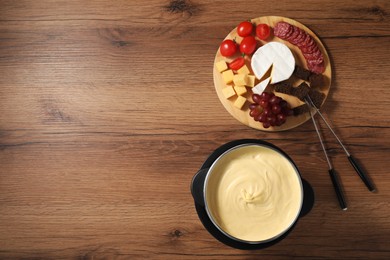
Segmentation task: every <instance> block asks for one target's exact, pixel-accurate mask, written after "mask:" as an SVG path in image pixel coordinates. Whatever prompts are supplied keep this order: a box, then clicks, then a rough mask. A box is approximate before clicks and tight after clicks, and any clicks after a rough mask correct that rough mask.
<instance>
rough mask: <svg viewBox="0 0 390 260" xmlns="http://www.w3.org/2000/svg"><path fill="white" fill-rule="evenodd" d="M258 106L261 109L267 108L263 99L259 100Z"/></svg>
mask: <svg viewBox="0 0 390 260" xmlns="http://www.w3.org/2000/svg"><path fill="white" fill-rule="evenodd" d="M259 104H260V106H261V107H262V108H267V107H268V101H266V100H264V99H262V100H260V103H259Z"/></svg>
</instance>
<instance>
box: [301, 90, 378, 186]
mask: <svg viewBox="0 0 390 260" xmlns="http://www.w3.org/2000/svg"><path fill="white" fill-rule="evenodd" d="M306 104H310V105H309V107H313V108H314V109H315V110H316V111H317V113H318V114H319V115H320V117H321V118H322V120H323V121H324V122H325V124H326V126H327V127H328V129H329V130H330V132H331V133H332V134H333V136H334V137H335V138H336V140H337V141H338V143H339V144H340V146H341V147H342V148H343V150H344V152H345V154H346V155H347V157H348V160H349V162H350V163H351V165H352V166H353V168H354V169H355V171H356V173H357V174H358V175H359V177H360V179H362V181H363V182H364V184H365V185H366V187H367V188H368V190H369V191H371V192H374V191H375V187H374V185H373V184H372V183H371V181H370V179H369V178H368V176H367V174H366V173H365V172H364V171H363V169H362V168H361V167H360V166H359V165H358V163H357V162H356V160H355V158H354V157H353V156H352V154H350V153H349V152H348V150H347V148H346V147H345V145H344V144H343V143H342V142H341V140H340V138H339V137H338V136H337V135H336V133H335V132H334V131H333V129H332V127H331V126H330V124H329V123H328V121H327V120H326V119H325V117H324V116H323V115H322V113H321V112H320V110H319V109H318V108H317V107H316V106H315V105H314V103H313V100H312V99H311V98H310V96H309V95H307V99H306Z"/></svg>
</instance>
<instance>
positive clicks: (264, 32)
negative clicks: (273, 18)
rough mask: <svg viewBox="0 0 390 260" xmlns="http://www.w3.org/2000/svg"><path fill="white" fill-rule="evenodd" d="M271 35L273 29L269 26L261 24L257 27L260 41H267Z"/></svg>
mask: <svg viewBox="0 0 390 260" xmlns="http://www.w3.org/2000/svg"><path fill="white" fill-rule="evenodd" d="M270 34H271V29H270V28H269V26H268V25H267V24H264V23H261V24H258V25H257V26H256V36H257V37H259V39H260V40H266V39H267V38H268V37H269V36H270Z"/></svg>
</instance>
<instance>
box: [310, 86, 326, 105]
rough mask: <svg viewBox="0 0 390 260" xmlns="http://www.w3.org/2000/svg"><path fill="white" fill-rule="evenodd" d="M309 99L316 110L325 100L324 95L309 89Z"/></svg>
mask: <svg viewBox="0 0 390 260" xmlns="http://www.w3.org/2000/svg"><path fill="white" fill-rule="evenodd" d="M309 97H310V98H311V100H312V101H313V104H314V105H315V106H316V107H317V108H320V107H321V105H322V102H323V101H324V99H325V94H324V93H322V92H320V91H318V90H315V89H310V91H309Z"/></svg>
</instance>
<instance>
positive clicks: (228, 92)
mask: <svg viewBox="0 0 390 260" xmlns="http://www.w3.org/2000/svg"><path fill="white" fill-rule="evenodd" d="M222 93H223V95H224V96H225V98H230V97H232V96H234V95H235V94H236V92H234V89H233V87H232V86H227V87H225V88H223V89H222Z"/></svg>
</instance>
